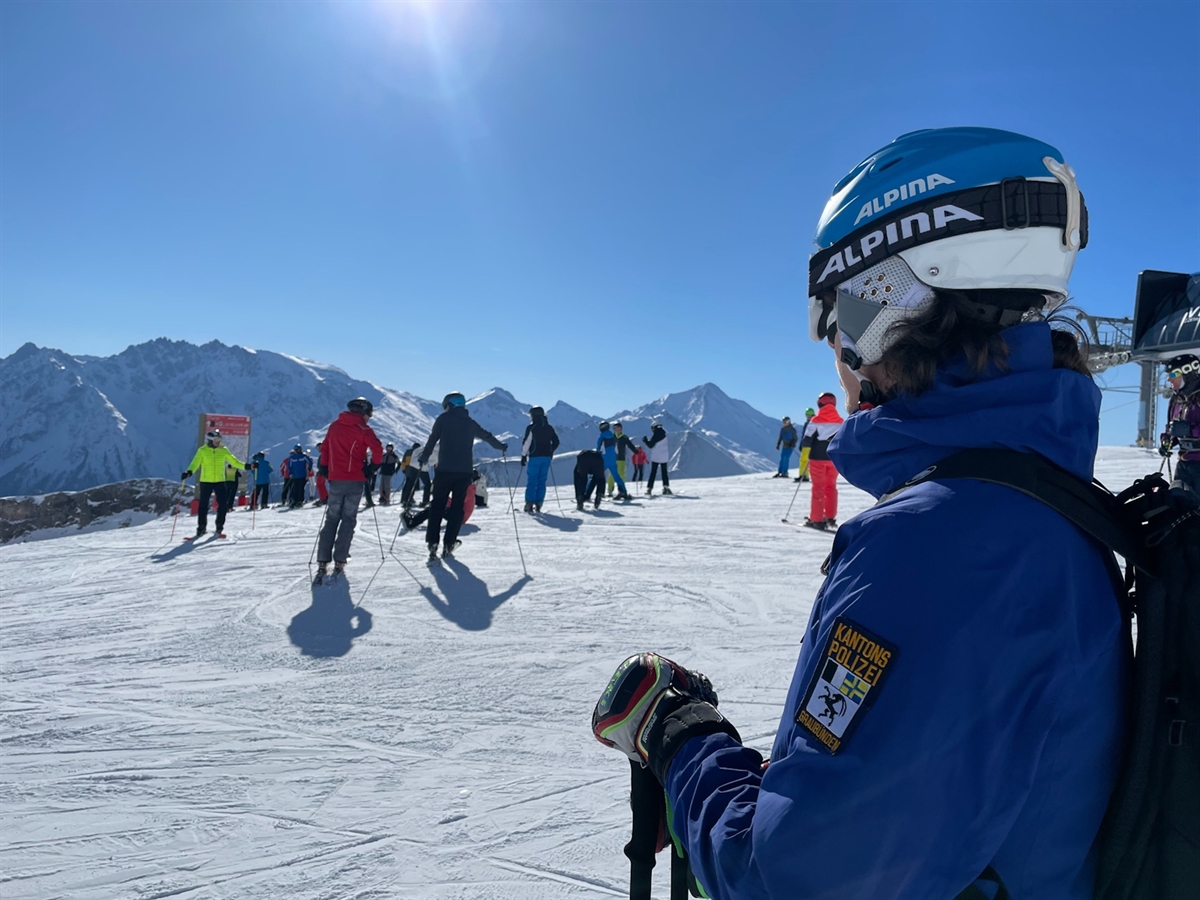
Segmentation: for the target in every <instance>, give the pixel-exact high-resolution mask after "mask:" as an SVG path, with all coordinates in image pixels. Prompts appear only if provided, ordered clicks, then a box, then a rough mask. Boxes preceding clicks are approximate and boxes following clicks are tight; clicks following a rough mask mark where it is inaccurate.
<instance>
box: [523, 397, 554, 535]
mask: <svg viewBox="0 0 1200 900" xmlns="http://www.w3.org/2000/svg"><path fill="white" fill-rule="evenodd" d="M529 419H530V422H529V424H528V425H526V426H525V437H524V439H523V440H522V441H521V465H523V466H525V467H526V468H525V512H527V513H531V512H541V511H542V504H543V503H545V502H546V478H547V476H549V474H550V463H551V462H552V461H553V459H554V451H555V450H557V449H558V433H557V432H556V431H555V430H554V426H553V425H551V424H550V422H549V420H547V418H546V411H545V410H544V409H542V408H541V407H540V406H535V407H533V409H531V410H529Z"/></svg>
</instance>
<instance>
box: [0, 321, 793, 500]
mask: <svg viewBox="0 0 1200 900" xmlns="http://www.w3.org/2000/svg"><path fill="white" fill-rule="evenodd" d="M359 395H361V396H364V397H367V398H368V399H369V400H371V402H372V403H374V404H375V417H374V419H373V420H372V425H373V426H374V428H375V430H376V432H377V433H378V434H379V436H380V438H381V439H382V440H384V441H385V442H386V441H394V442H395V443H396V445H397V447H402V446H405V445H407V444H408V443H411V442H413V441H422V442H423V441H424V440H425V438H426V437H427V436H428V434H429V429H430V427H431V426H432V424H433V419H434V417H436V416H437V414H438V413H439V412H441V404H440V402H438V401H433V400H424V399H422V398H420V397H416V396H414V395H412V394H407V393H404V392H403V391H398V390H393V389H390V388H384V387H380V386H379V385H375V384H372V383H371V382H368V381H362V380H359V379H356V378H353V377H351V376H350V375H348V374H347V373H346V372H344V371H342V370H341V369H338V368H336V367H334V366H330V365H326V364H323V363H319V362H314V361H312V360H307V359H301V358H299V357H295V356H289V355H287V354H283V353H274V352H270V351H266V350H251V349H247V348H244V347H237V346H233V347H230V346H226V345H225V344H222V343H220V342H219V341H211V342H209V343H207V344H204V345H203V346H197V345H195V344H190V343H188V342H186V341H171V340H168V339H166V338H159V339H157V340H153V341H148V342H146V343H144V344H137V345H134V346H131V347H128V348H127V349H126V350H124V351H123V352H121V353H118V354H116V355H115V356H110V357H104V358H96V357H86V356H72V355H71V354H69V353H65V352H63V351H61V350H55V349H51V348H42V347H37V346H35V345H33V344H25V345H24V346H22V347H21V348H20V349H19V350H17V351H16V352H14V353H13V354H12V355H10V356H8V357H6V358H4V359H0V496H3V495H14V494H38V493H47V492H50V491H61V490H81V489H84V488H88V487H92V486H94V485H98V484H107V483H111V482H116V481H124V480H127V479H131V478H142V477H163V478H171V479H176V478H178V477H179V472H180V471H181V470H182V469H183V468H184V467H185V466H186V465H187V463H188V461H189V460H190V459H191V456H192V453H193V452H194V450H195V446H196V432H197V416H198V415H199V414H200V413H202V412H208V413H223V414H229V415H248V416H250V417H251V418H252V421H253V433H252V435H251V446H252V447H253V448H254V449H266V450H267V451H268V458H269V459H271V460H272V461H274V462H276V463H278V461H279V459H280V458H281V457H282V456H283V455H284V454H285V453H286V452H287V451H288V450H290V449H291V447H292V445H293V444H295V443H300V444H302V445H304V446H305V447H307V448H310V449H311V448H312V447H313V446H314V445H315V444H316V442H317V441H318V440H319V439H320V438H321V437H322V436H323V434H324V432H325V428H326V427H327V426H328V424H329V422H330V421H331V420H332V419H333V418H334V417H335V416H336V415H337V414H338V412H340V411H341V410H342V409H344V408H345V403H346V400H347V399H349V398H351V397H355V396H359ZM530 405H531V404H529V403H525V402H523V401H520V400H518V399H517V398H515V397H514V396H513V395H512V394H510V393H509V392H508V391H506V390H504V389H502V388H499V387H497V388H493V389H492V390H490V391H486V392H485V393H483V394H480V395H479V396H477V397H474V398H472V399H471V400H470V401H468V408H469V409H470V411H471V415H472V416H473V417H474V418H475V419H476V420H477V421H479V422H480V423H481V424H482V425H483V426H484V427H485V428H487V429H488V430H489V431H492V432H493V433H494V434H496V435H497V436H498V437H500V438H501V439H502V440H506V441H508V442H509V444H510V445H512V446H511V447H510V456H512V457H517V456H519V455H520V451H519V446H518V443H519V441H520V438H521V435H522V434H523V433H524V431H525V426H526V425H527V424H528V423H529V415H528V410H529V407H530ZM547 415H548V417H549V419H550V422H551V423H552V424H553V425H554V426H555V427H556V429H557V430H558V433H559V437H560V439H561V441H562V446H561V448H560V450H559V453H560V456H564V457H565V455H566V454H569V453H573V452H578V451H579V450H582V449H585V448H588V447H594V446H595V443H596V436H597V432H596V424H597V423H598V422H599V421H600V420H601V419H600V417H599V416H594V415H591V414H589V413H586V412H583V411H582V410H579V409H577V408H575V407H573V406H571V405H569V404H567V403H566V402H564V401H562V400H559V401H558V402H557V403H555V404H554V405H552V406H548V407H547ZM608 418H609V421H618V420H619V421H622V422H623V423H624V424H625V430H626V433H627V434H629V435H630V436H631V437H633V438H634V439H637V438H639V437H641V436H642V435H644V434H649V431H650V422H651V421H652V420H653V419H658V420H660V421H661V422H662V423H663V425H664V426H665V427H666V429H667V432H668V435H669V438H668V440H669V442H670V448H671V471H672V473H674V474H676V475H677V476H679V477H685V478H687V477H691V478H704V477H714V476H721V475H733V474H740V473H743V472H755V471H765V470H768V469H770V468H771V467H772V465H773V463H772V461H771V460H770V459H769V456H770V454H771V452H772V448H773V447H774V443H775V437H776V433H777V429H778V424H777V423H776V422H775V420H774V419H771V418H770V417H768V416H766V415H763V414H762V413H760V412H758V411H757V410H755V409H754V408H753V407H751V406H750V405H749V404H747V403H745V402H744V401H741V400H734V399H732V398H730V397H728V396H727V395H726V394H725V393H723V392H722V391H721V389H720V388H718V387H717V386H716V385H714V384H705V385H701V386H700V387H697V388H694V389H693V390H690V391H683V392H680V393H675V394H668V395H666V396H665V397H662V398H660V399H658V400H655V401H654V402H652V403H648V404H646V405H644V406H641V407H638V408H637V409H634V410H630V411H625V412H622V413H619V414H617V415H616V416H610V417H608ZM476 452H477V455H478V458H479V459H480V460H481V461H482V460H487V459H489V458H491V457H494V456H495V455H496V454H495V451H493V450H492V449H491V448H490V447H488V446H487V445H486V444H479V445H477V447H476ZM567 463H568V460H567V459H565V458H564V459H563V460H562V461H561V463H560V464H558V465H556V470H557V469H560V468H561V469H566V473H565V474H566V476H567V479H568V482H569V466H568V465H567ZM556 474H557V473H556Z"/></svg>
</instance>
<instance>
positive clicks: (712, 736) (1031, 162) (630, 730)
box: [592, 128, 1190, 900]
mask: <svg viewBox="0 0 1200 900" xmlns="http://www.w3.org/2000/svg"><path fill="white" fill-rule="evenodd" d="M1086 242H1087V215H1086V211H1085V209H1084V206H1083V198H1082V195H1081V194H1080V192H1079V188H1078V186H1077V185H1076V182H1075V175H1074V172H1073V171H1072V170H1071V167H1070V166H1068V165H1067V164H1066V163H1065V162H1064V161H1063V157H1062V154H1061V153H1059V151H1058V150H1056V149H1055V148H1053V147H1051V146H1049V145H1048V144H1045V143H1042V142H1041V141H1037V140H1034V139H1032V138H1028V137H1025V136H1023V135H1017V134H1012V133H1010V132H1004V131H997V130H994V129H988V128H943V129H931V130H927V131H920V132H915V133H913V134H908V135H904V136H902V137H900V138H897V139H896V140H895V141H894V142H893V143H892V144H889V145H888V146H886V147H884V148H882V149H881V150H879V151H878V152H876V153H873V154H871V155H870V156H869V157H867V158H866V159H865V160H863V162H862V163H860V164H859V165H858V166H856V167H855V168H854V169H852V170H851V172H850V173H849V174H848V175H847V176H846V177H845V178H844V179H843V180H842V181H841V182H840V183H839V184H838V185H837V186H836V188H835V189H834V192H833V195H832V197H831V198H830V200H829V202H828V203H827V205H826V207H825V212H824V214H823V215H822V217H821V220H820V222H819V224H818V227H817V235H816V243H817V250H816V252H815V253H814V255H813V256H812V257H811V259H810V265H809V297H810V322H811V325H812V337H813V339H814V340H815V341H817V342H819V343H826V342H827V343H828V344H829V345H830V346H831V347H832V348H833V351H834V353H835V359H836V360H837V362H838V364H839V365H840V366H841V368H842V371H843V373H844V374H845V376H846V378H845V380H846V381H847V382H848V383H849V393H850V394H851V395H852V396H851V397H848V398H847V404H848V406H849V408H850V410H851V411H852V413H853V414H852V415H850V416H849V417H848V418H847V419H846V421H845V423H844V424H843V425H842V426H841V428H840V429H839V430H838V433H837V435H836V437H834V438H833V440H832V441H831V442H830V444H829V448H828V450H829V457H830V459H831V460H832V461H833V462H834V463H835V464H836V466H837V469H838V471H839V472H840V473H841V475H842V476H843V477H844V478H845V479H846V480H847V481H849V482H850V483H851V484H854V485H855V486H857V487H859V488H861V489H863V490H865V491H868V492H869V493H871V494H872V495H874V496H875V497H877V498H880V502H879V503H878V504H876V505H875V506H873V507H871V508H869V509H867V510H866V511H865V512H863V513H860V514H859V515H857V516H855V517H854V518H853V519H851V520H850V521H848V522H846V523H845V524H843V525H842V527H841V528H840V529H839V531H838V532H837V536H836V538H835V539H834V541H833V545H832V548H831V553H830V555H829V558H828V559H827V560H826V561H825V563H824V565H823V566H822V572H823V573H826V577H825V581H824V584H823V585H822V587H821V589H820V591H819V592H818V594H817V597H816V600H815V602H814V604H813V607H812V614H811V616H810V620H809V623H808V627H807V629H806V631H805V634H804V636H803V642H802V643H801V644H800V647H799V650H798V660H797V663H796V667H795V671H794V674H793V676H792V680H791V685H790V687H789V689H788V692H787V695H786V699H785V700H784V702H783V704H782V706H783V708H782V710H781V718H780V722H779V728H778V732H777V734H776V737H775V741H774V745H773V747H772V749H771V752H770V760H769V761H770V765H769V766H765V765H764V761H763V758H762V756H761V755H760V754H759V753H758V751H757V750H754V749H752V748H751V747H748V746H745V745H744V744H743V743H742V740H741V738H740V737H739V735H738V732H737V729H736V728H734V726H733V725H732V724H731V723H730V722H729V721H728V720H726V719H725V718H724V716H723V715H722V714H721V712H719V711H718V710H717V708H716V695H715V693H714V692H713V690H712V686H711V685H709V684H708V681H707V679H704V678H702V677H701V676H699V675H698V674H697V673H695V672H689V671H687V670H685V669H683V668H682V667H679V666H675V665H674V664H672V663H671V662H670V661H669V660H666V659H664V658H663V657H661V656H659V655H658V654H655V653H642V654H638V655H636V656H631V657H630V658H629V659H627V660H626V661H625V662H624V663H622V664H621V666H620V667H619V668H618V669H617V671H616V672H615V673H614V675H613V677H612V679H611V680H610V682H609V684H608V687H607V688H606V689H605V690H604V691H603V693H602V695H601V697H600V700H599V702H598V703H597V704H596V707H595V710H594V713H593V719H592V729H593V733H594V734H595V736H596V737H597V739H599V740H600V741H601V742H603V743H605V744H607V745H608V746H611V747H615V748H617V749H619V750H621V751H622V752H624V753H625V754H626V755H627V756H629V757H630V758H631V759H632V760H634V761H635V763H641V764H643V765H645V766H646V767H648V769H649V770H650V772H651V773H652V774H653V775H654V777H655V778H656V779H657V780H658V782H659V784H660V785H661V786H662V788H663V789H664V790H665V793H666V804H665V806H666V810H667V815H668V816H669V819H670V821H669V826H670V830H671V833H672V835H673V837H674V838H675V840H676V842H677V843H678V845H679V846H680V848H681V849H682V850H683V851H684V852H686V853H687V855H688V857H689V859H690V861H691V865H692V870H693V873H694V874H695V876H696V880H697V881H698V882H699V884H700V885H701V886H702V887H703V888H704V892H705V894H706V895H707V896H710V897H721V898H726V900H732V898H759V897H856V898H857V897H870V898H872V900H907V898H934V897H938V898H953V897H968V896H973V897H1013V898H1043V897H1045V898H1050V897H1053V898H1056V900H1091V898H1092V896H1093V885H1094V882H1095V880H1096V879H1095V876H1096V861H1097V858H1098V856H1099V854H1098V853H1097V848H1098V842H1097V834H1098V832H1099V830H1100V826H1101V822H1102V821H1103V819H1104V815H1105V810H1106V808H1107V805H1108V802H1109V797H1110V794H1111V793H1112V790H1113V786H1114V784H1115V783H1116V780H1117V774H1118V771H1119V769H1120V767H1121V765H1122V759H1123V756H1124V746H1125V724H1126V710H1127V701H1128V700H1129V699H1130V697H1131V696H1132V691H1131V690H1130V688H1131V685H1129V684H1127V676H1128V664H1129V646H1128V631H1127V620H1126V619H1125V617H1124V616H1123V614H1122V604H1121V603H1120V602H1118V597H1117V596H1116V591H1115V590H1114V587H1115V586H1114V582H1113V579H1111V578H1110V575H1109V571H1108V569H1107V567H1106V559H1105V558H1106V556H1107V555H1108V554H1107V552H1106V551H1105V550H1104V549H1103V548H1102V547H1101V546H1099V544H1098V543H1097V542H1096V541H1095V540H1093V539H1092V538H1091V537H1089V536H1088V535H1087V534H1085V533H1084V532H1083V531H1082V530H1081V529H1080V528H1078V527H1076V526H1075V525H1074V524H1073V522H1072V521H1071V520H1069V519H1068V518H1067V517H1066V516H1064V515H1062V514H1060V513H1059V512H1057V511H1056V510H1055V509H1053V508H1051V507H1050V506H1048V505H1045V504H1044V503H1042V502H1039V500H1037V499H1034V497H1031V496H1027V495H1026V494H1024V493H1021V492H1019V491H1017V490H1014V489H1012V488H1010V487H1007V486H1005V485H1002V484H997V483H991V482H989V481H985V480H977V479H976V478H975V477H973V476H972V477H969V478H958V479H944V480H932V479H931V480H919V479H918V478H917V477H916V476H919V475H924V476H927V477H928V476H933V478H936V477H937V476H936V474H935V473H936V469H937V466H938V464H940V463H941V462H942V461H943V460H946V459H948V458H949V457H952V456H956V455H957V453H958V452H959V451H961V450H963V449H964V448H986V449H987V450H988V451H991V452H995V453H999V454H1001V455H1003V456H1004V457H1005V458H1006V459H1012V456H1010V455H1009V453H1010V451H1011V452H1013V453H1034V454H1037V455H1038V456H1040V457H1041V458H1042V459H1044V460H1048V461H1049V462H1050V463H1054V464H1055V465H1056V466H1057V467H1058V469H1060V470H1065V471H1066V472H1068V473H1070V474H1071V475H1073V476H1074V477H1075V478H1076V479H1078V480H1080V481H1082V482H1083V483H1084V485H1085V486H1086V484H1087V482H1089V481H1090V480H1091V478H1092V471H1093V464H1094V458H1095V453H1096V445H1097V440H1098V435H1099V411H1100V397H1101V395H1100V391H1099V389H1098V388H1097V387H1096V385H1095V384H1094V383H1093V382H1092V379H1091V377H1090V375H1089V374H1088V371H1087V367H1086V363H1085V361H1084V359H1083V356H1082V354H1081V353H1080V350H1079V346H1078V343H1077V342H1076V339H1075V337H1074V335H1073V334H1071V333H1070V332H1067V331H1055V330H1053V329H1052V328H1051V326H1050V324H1049V323H1048V322H1046V321H1042V320H1041V319H1040V315H1041V312H1040V311H1041V310H1042V308H1043V307H1044V306H1046V305H1047V304H1050V303H1057V302H1059V301H1061V300H1063V299H1065V297H1066V295H1067V293H1068V287H1067V280H1068V278H1069V276H1070V274H1071V269H1072V267H1073V265H1074V262H1075V257H1076V254H1077V252H1078V251H1079V250H1080V249H1081V248H1082V247H1083V246H1084V245H1085V244H1086ZM997 448H1007V449H999V450H998V449H997ZM977 457H978V455H977ZM990 458H993V459H994V458H996V457H994V456H993V457H990ZM1028 459H1029V461H1030V464H1031V465H1042V464H1043V463H1040V462H1038V460H1037V457H1032V456H1031V457H1028ZM1046 465H1048V464H1046ZM815 480H816V478H815V473H814V482H815ZM910 482H911V483H910ZM1048 551H1049V552H1048ZM1109 562H1111V560H1109ZM734 690H735V691H736V688H735V689H734ZM1160 721H1161V720H1160ZM1189 727H1190V726H1189ZM1164 730H1165V729H1164ZM1162 740H1163V743H1165V735H1164V738H1163V739H1162ZM755 743H758V739H757V738H756V740H755ZM1173 759H1175V760H1178V762H1177V763H1175V764H1176V765H1183V764H1184V763H1183V757H1181V756H1178V757H1174V758H1173ZM1181 783H1182V782H1181ZM1157 821H1162V820H1157ZM1164 827H1174V824H1173V823H1172V824H1171V825H1170V826H1164ZM1183 833H1184V832H1182V831H1179V832H1177V834H1183ZM1164 840H1173V839H1167V838H1164ZM1179 843H1181V844H1183V843H1187V842H1186V840H1179ZM1139 862H1140V859H1139ZM1131 895H1132V892H1131ZM1150 895H1151V894H1150V893H1146V896H1150ZM1138 896H1141V893H1140V892H1139V893H1138Z"/></svg>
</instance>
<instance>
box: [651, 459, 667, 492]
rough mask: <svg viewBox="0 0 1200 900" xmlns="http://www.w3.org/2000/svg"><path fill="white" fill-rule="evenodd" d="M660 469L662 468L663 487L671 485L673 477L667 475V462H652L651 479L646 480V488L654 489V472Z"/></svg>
mask: <svg viewBox="0 0 1200 900" xmlns="http://www.w3.org/2000/svg"><path fill="white" fill-rule="evenodd" d="M659 469H661V470H662V479H663V487H665V488H666V487H670V486H671V478H670V476H669V475H667V464H666V463H656V462H652V463H650V480H649V481H647V482H646V490H648V491H652V490H654V473H655V472H657V471H658V470H659Z"/></svg>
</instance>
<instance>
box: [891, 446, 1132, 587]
mask: <svg viewBox="0 0 1200 900" xmlns="http://www.w3.org/2000/svg"><path fill="white" fill-rule="evenodd" d="M951 478H970V479H973V480H976V481H989V482H991V483H993V484H1002V485H1005V486H1006V487H1010V488H1013V489H1014V490H1017V491H1020V492H1021V493H1023V494H1025V495H1027V496H1029V497H1033V498H1034V499H1035V500H1040V501H1041V502H1042V503H1045V504H1046V505H1047V506H1049V507H1050V508H1051V509H1054V510H1056V511H1057V512H1059V513H1060V514H1062V515H1063V516H1065V517H1066V518H1067V519H1069V520H1070V521H1071V522H1073V523H1074V524H1075V525H1076V526H1078V527H1079V528H1080V529H1081V530H1082V531H1084V532H1085V533H1086V534H1088V535H1090V536H1091V537H1093V538H1095V539H1096V540H1097V541H1099V542H1100V543H1101V544H1103V545H1104V546H1105V547H1107V548H1108V549H1109V550H1112V551H1114V552H1115V553H1118V554H1120V555H1121V556H1122V557H1124V558H1125V559H1126V560H1128V561H1129V562H1130V563H1132V564H1134V565H1135V566H1138V567H1143V566H1144V565H1145V559H1144V557H1145V553H1144V549H1143V542H1142V540H1141V539H1140V537H1139V536H1138V535H1137V534H1136V533H1135V532H1134V531H1133V530H1132V528H1131V527H1130V525H1129V524H1128V522H1127V517H1126V516H1125V515H1123V510H1122V508H1121V505H1120V503H1119V502H1118V500H1117V498H1116V497H1114V496H1113V495H1112V494H1110V493H1109V492H1108V491H1107V490H1105V489H1104V488H1102V487H1101V486H1100V485H1098V484H1094V483H1092V484H1089V483H1088V482H1086V481H1084V480H1083V479H1081V478H1078V477H1076V476H1075V475H1072V474H1071V473H1070V472H1068V471H1066V470H1065V469H1062V468H1059V467H1058V466H1056V465H1054V464H1053V463H1051V462H1050V461H1049V460H1047V459H1046V458H1044V457H1042V456H1039V455H1037V454H1035V453H1021V452H1019V451H1017V450H1006V449H981V448H975V449H970V450H962V451H959V452H958V453H955V454H952V455H951V456H948V457H946V458H945V459H943V460H941V461H939V462H937V463H935V464H934V465H932V466H930V467H929V468H927V469H925V470H924V471H923V472H920V473H918V474H917V475H915V476H914V477H913V478H911V479H909V481H908V482H906V483H905V485H904V487H905V488H909V487H914V486H916V485H918V484H921V483H922V482H925V481H943V480H946V479H951ZM1121 580H1122V579H1118V582H1120V581H1121Z"/></svg>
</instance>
